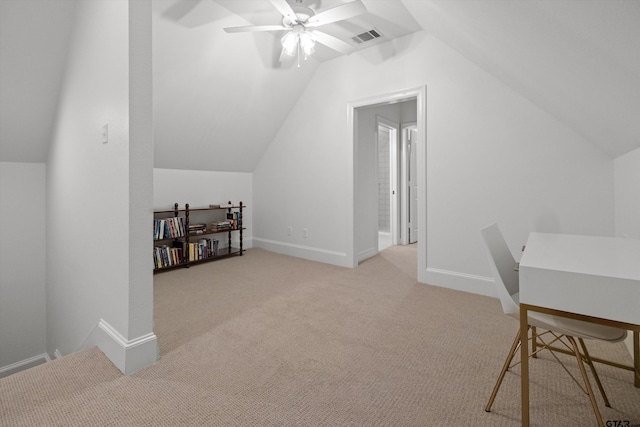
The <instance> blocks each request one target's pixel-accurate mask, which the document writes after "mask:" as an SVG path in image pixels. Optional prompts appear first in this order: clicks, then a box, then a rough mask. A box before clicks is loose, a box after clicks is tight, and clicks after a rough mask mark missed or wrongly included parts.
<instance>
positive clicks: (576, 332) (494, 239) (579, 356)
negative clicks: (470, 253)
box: [481, 224, 627, 426]
mask: <svg viewBox="0 0 640 427" xmlns="http://www.w3.org/2000/svg"><path fill="white" fill-rule="evenodd" d="M481 234H482V237H483V239H484V242H485V245H486V247H487V251H488V254H489V260H490V262H491V268H492V270H493V275H494V278H495V283H496V288H497V291H498V295H499V297H500V302H501V304H502V309H503V311H504V313H505V314H506V315H508V316H511V317H513V318H514V319H516V320H518V321H519V319H520V301H519V295H520V294H519V292H520V284H519V280H518V271H517V263H516V261H515V259H514V258H513V255H512V254H511V251H510V250H509V247H508V246H507V244H506V243H505V241H504V238H503V237H502V233H501V232H500V229H499V228H498V225H497V224H492V225H490V226H488V227H485V228H483V229H482V230H481ZM528 323H529V325H530V329H531V331H532V334H531V335H532V336H531V338H530V339H532V340H534V341H533V342H534V344H533V351H532V355H534V357H535V354H537V353H538V352H539V351H541V350H544V349H547V350H550V351H551V354H552V355H553V357H554V358H555V359H556V360H558V362H560V360H559V359H558V357H557V356H556V355H555V354H554V352H553V351H554V349H553V348H550V346H551V345H552V344H553V343H556V342H557V343H562V344H563V345H564V346H566V347H567V349H568V351H563V352H568V353H570V354H572V355H574V356H575V358H576V361H577V362H578V367H579V369H580V374H581V375H582V379H583V381H584V386H585V388H582V386H581V385H580V383H579V382H578V381H577V380H576V379H575V378H574V377H573V375H571V373H570V372H569V371H568V370H567V368H566V367H565V366H564V365H562V367H563V368H564V369H565V370H566V371H567V372H568V373H569V375H571V377H572V378H573V379H574V381H576V383H577V384H578V385H579V386H580V387H581V388H582V390H583V391H584V392H585V393H586V394H587V395H588V396H589V399H590V401H591V406H592V407H593V412H594V413H595V416H596V419H597V421H598V425H600V426H603V425H604V424H603V422H602V416H601V415H600V411H599V410H598V405H597V403H596V400H595V396H594V394H593V390H592V388H591V384H590V382H589V378H588V377H587V372H586V370H585V367H584V363H587V365H589V367H590V368H591V372H592V373H593V376H594V378H595V380H596V383H597V385H598V388H599V390H600V394H601V395H602V398H603V400H604V402H605V405H606V406H610V405H609V400H608V399H607V395H606V394H605V392H604V389H603V388H602V384H601V382H600V378H598V374H597V373H596V370H595V367H594V366H593V361H592V360H591V357H590V356H589V352H588V351H587V347H586V346H585V344H584V339H598V340H603V341H608V342H611V343H614V342H618V341H622V340H624V339H625V338H626V336H627V331H626V330H623V329H618V328H613V327H609V326H603V325H598V324H595V323H589V322H583V321H579V320H575V319H568V318H564V317H558V316H552V315H548V314H544V313H537V312H530V313H529V319H528ZM536 328H540V329H543V330H545V331H546V332H543V333H538V332H537V329H536ZM547 334H549V335H551V336H552V338H551V342H549V343H548V344H547V343H545V342H544V339H545V338H543V336H546V335H547ZM563 338H566V341H568V342H569V344H567V343H566V342H565V341H564V340H563ZM576 339H577V340H578V342H579V343H580V346H581V347H582V352H583V353H580V350H579V349H578V345H577V343H576ZM536 340H539V341H540V342H542V345H540V344H536ZM521 344H522V343H521V342H520V331H518V333H517V334H516V338H515V340H514V342H513V345H512V346H511V349H510V350H509V354H508V355H507V360H506V361H505V363H504V366H503V368H502V371H501V372H500V375H499V377H498V381H497V382H496V385H495V387H494V388H493V392H492V393H491V397H490V398H489V402H488V403H487V406H486V407H485V411H487V412H490V411H491V406H492V405H493V402H494V400H495V398H496V395H497V394H498V390H499V389H500V385H501V384H502V380H503V379H504V376H505V374H506V372H507V370H509V368H510V365H511V362H512V360H513V358H514V356H515V355H516V354H517V352H518V349H519V348H520V345H521ZM525 345H527V343H525ZM537 347H540V349H538V348H537ZM560 364H562V362H560Z"/></svg>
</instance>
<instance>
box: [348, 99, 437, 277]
mask: <svg viewBox="0 0 640 427" xmlns="http://www.w3.org/2000/svg"><path fill="white" fill-rule="evenodd" d="M407 101H412V102H413V104H412V107H411V109H412V110H413V119H411V120H406V116H405V119H402V120H401V119H399V118H398V119H396V117H395V116H393V115H389V114H388V109H389V108H391V107H392V106H396V107H397V108H400V107H398V104H399V105H404V106H405V108H408V107H406V106H408V105H410V104H409V103H408V102H407ZM425 104H426V87H420V88H416V89H410V90H406V91H402V92H396V93H392V94H386V95H380V96H377V97H372V98H368V99H364V100H361V101H357V102H350V103H349V104H348V110H347V111H348V130H349V139H350V140H351V142H352V144H353V153H352V154H353V158H352V159H351V160H352V162H353V177H352V178H353V181H352V182H353V187H352V188H351V189H350V190H351V194H350V195H351V197H352V200H353V205H351V206H349V207H348V208H349V209H350V212H349V213H348V215H349V217H351V218H352V222H351V227H353V228H352V233H350V234H349V235H348V242H347V245H348V246H347V250H348V253H347V257H348V259H350V260H351V262H350V265H351V266H352V267H356V266H357V265H358V263H359V262H360V261H362V260H364V259H367V258H369V257H371V256H374V255H376V254H377V253H378V248H379V246H378V234H379V222H378V212H379V210H378V208H379V206H378V203H379V199H378V176H377V172H378V171H377V167H376V166H377V163H376V156H377V148H378V147H376V145H375V144H373V143H372V141H374V140H375V137H374V136H373V135H371V134H374V133H375V132H376V130H377V123H376V118H375V114H374V115H372V114H370V110H372V109H378V111H377V112H376V113H379V115H381V116H383V117H386V118H390V119H391V121H394V122H397V123H405V125H406V128H407V129H408V130H407V131H406V132H407V133H406V134H405V135H406V136H407V140H410V139H412V140H413V142H412V143H410V144H409V143H407V146H406V147H404V148H403V147H402V145H400V144H399V147H398V151H397V152H396V155H397V156H398V164H400V165H404V166H405V167H406V169H407V172H406V178H407V179H411V183H412V185H410V186H409V185H404V184H402V185H401V184H398V185H401V188H400V191H399V192H398V191H396V197H395V200H396V203H397V205H396V209H395V212H397V213H398V218H399V221H398V222H399V223H400V224H401V225H399V226H398V230H397V231H398V235H397V236H398V237H397V239H398V243H403V242H407V243H408V242H409V241H410V240H412V241H414V240H416V239H417V256H418V262H417V265H418V274H417V276H418V280H419V281H421V282H424V276H425V270H426V257H427V253H426V244H425V242H426V173H425V170H426V146H425V140H426V138H425V129H426V109H425ZM385 108H386V109H387V110H386V111H385V112H384V113H380V111H379V109H385ZM403 113H406V110H405V111H403V112H401V113H400V114H403ZM404 132H405V131H403V130H402V129H400V131H399V132H398V135H399V137H400V138H402V133H404ZM374 148H375V149H374ZM412 154H413V156H412ZM412 158H413V162H412V160H411V159H412ZM403 162H404V163H403ZM398 170H399V173H397V174H396V177H397V179H398V181H399V182H400V181H401V179H404V178H402V176H403V173H402V172H401V171H400V167H399V169H398ZM412 171H413V172H412ZM391 191H393V190H391ZM402 193H406V194H405V195H403V194H402ZM392 195H393V194H392ZM393 199H394V198H393V197H392V198H391V200H393ZM409 201H410V203H409ZM389 204H390V205H391V206H393V205H392V204H391V203H389ZM390 210H391V211H392V212H393V211H394V210H393V209H392V208H390ZM402 210H405V212H406V215H407V219H406V226H405V224H403V223H402V220H401V219H400V218H403V217H404V215H403V214H402V212H401V211H402ZM409 215H410V217H409ZM393 229H394V228H393V227H392V226H391V227H390V231H393ZM403 232H406V237H405V238H404V240H403V237H402V236H403V234H405V233H403Z"/></svg>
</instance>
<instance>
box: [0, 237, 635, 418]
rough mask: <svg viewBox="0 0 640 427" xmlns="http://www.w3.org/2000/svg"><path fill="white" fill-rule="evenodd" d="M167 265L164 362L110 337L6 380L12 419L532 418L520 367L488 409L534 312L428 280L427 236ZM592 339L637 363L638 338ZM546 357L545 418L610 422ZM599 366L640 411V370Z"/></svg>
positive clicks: (619, 406)
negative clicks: (337, 255)
mask: <svg viewBox="0 0 640 427" xmlns="http://www.w3.org/2000/svg"><path fill="white" fill-rule="evenodd" d="M154 279H155V284H154V287H155V301H154V304H155V328H154V330H155V332H156V334H157V336H158V340H159V344H160V354H161V359H160V360H159V362H158V363H157V364H155V365H154V366H151V367H148V368H146V369H143V370H141V371H139V372H137V373H135V374H134V375H131V376H128V377H127V376H122V375H121V374H120V372H119V371H118V370H117V369H116V368H115V367H114V366H113V365H112V364H111V363H110V362H109V360H108V359H106V357H104V355H102V353H101V352H100V351H99V350H97V349H95V348H94V349H90V350H86V351H82V352H78V353H75V354H72V355H69V356H65V357H63V358H61V359H59V360H55V361H53V362H50V363H47V364H45V365H41V366H38V367H35V368H32V369H29V370H27V371H23V372H20V373H18V374H14V375H11V376H9V377H6V378H3V379H0V410H1V418H0V425H2V426H11V427H13V426H41V425H42V426H45V425H46V426H177V425H205V426H517V425H519V421H520V392H519V385H520V382H519V381H520V377H519V369H518V368H517V367H516V368H514V369H513V370H512V371H510V372H509V373H508V374H507V376H506V378H505V382H504V384H503V387H502V389H501V391H500V393H499V394H498V397H497V400H496V403H495V404H494V408H493V411H492V412H491V413H486V412H484V410H483V408H484V405H485V404H486V401H487V399H488V397H489V394H490V392H491V388H492V387H493V384H494V382H495V380H496V378H497V375H498V372H499V370H500V367H501V365H502V363H503V361H504V357H505V356H506V353H507V351H508V349H509V345H510V344H511V341H512V339H513V336H514V335H515V333H516V330H517V327H518V325H517V324H516V322H515V321H513V320H512V319H510V318H508V317H506V316H504V315H503V314H502V311H501V308H500V303H499V301H498V300H496V299H492V298H488V297H483V296H478V295H473V294H468V293H464V292H457V291H453V290H449V289H444V288H438V287H433V286H429V285H424V284H419V283H417V282H416V250H415V247H412V246H407V247H392V248H389V249H388V250H386V251H384V252H383V253H382V254H380V255H378V256H376V257H374V258H371V259H369V260H367V261H365V262H363V263H362V264H361V265H360V266H359V267H358V268H357V269H345V268H340V267H334V266H329V265H325V264H319V263H314V262H311V261H306V260H302V259H298V258H292V257H287V256H283V255H278V254H274V253H270V252H267V251H263V250H260V249H251V250H249V251H247V252H246V254H245V256H243V257H241V258H232V259H227V260H223V261H219V262H213V263H208V264H203V265H199V266H195V267H192V268H190V269H184V270H175V271H171V272H166V273H162V274H158V275H156V276H155V278H154ZM590 351H591V353H592V354H594V355H598V356H606V357H607V358H609V359H612V360H616V361H619V362H623V363H627V364H630V363H631V357H630V355H629V353H628V351H627V350H626V348H625V347H624V344H616V345H604V344H599V343H593V344H591V345H590ZM562 357H564V356H562ZM567 360H568V359H567ZM569 365H570V366H573V367H575V363H574V364H571V361H570V362H569ZM530 366H531V376H532V382H531V420H532V423H533V425H537V426H589V425H595V420H594V417H593V413H592V412H591V407H590V405H589V402H588V398H587V397H586V396H585V395H583V394H582V392H581V390H580V389H579V388H578V387H577V386H576V385H575V383H573V382H572V381H571V379H570V378H569V377H568V376H567V375H566V373H564V371H563V370H562V369H561V368H560V367H559V365H558V364H557V363H556V362H555V361H554V360H553V359H552V358H551V356H547V355H545V356H542V357H541V358H539V359H537V360H534V361H532V363H531V364H530ZM598 371H599V373H600V376H601V379H602V382H603V384H604V387H605V389H606V391H607V393H608V395H609V400H610V401H611V404H612V406H613V408H606V407H604V405H603V404H601V405H600V410H601V411H602V413H603V417H604V419H605V421H606V420H628V421H629V424H630V425H633V424H635V423H640V389H636V388H634V387H633V384H632V377H631V373H630V372H628V371H623V370H620V369H615V368H611V367H608V366H602V365H598ZM598 398H599V396H598Z"/></svg>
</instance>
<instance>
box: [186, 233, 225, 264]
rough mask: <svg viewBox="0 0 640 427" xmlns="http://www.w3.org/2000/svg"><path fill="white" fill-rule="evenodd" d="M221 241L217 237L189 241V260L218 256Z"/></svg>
mask: <svg viewBox="0 0 640 427" xmlns="http://www.w3.org/2000/svg"><path fill="white" fill-rule="evenodd" d="M218 245H219V241H218V240H216V239H208V238H202V239H199V240H198V241H197V242H193V243H192V242H189V261H198V260H201V259H206V258H211V257H214V256H218Z"/></svg>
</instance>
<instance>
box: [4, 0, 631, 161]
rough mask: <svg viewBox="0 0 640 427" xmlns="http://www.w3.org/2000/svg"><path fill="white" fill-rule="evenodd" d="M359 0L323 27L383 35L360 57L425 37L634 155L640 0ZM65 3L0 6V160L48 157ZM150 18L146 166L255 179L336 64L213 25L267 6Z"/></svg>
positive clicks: (167, 6)
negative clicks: (151, 136) (321, 71)
mask: <svg viewBox="0 0 640 427" xmlns="http://www.w3.org/2000/svg"><path fill="white" fill-rule="evenodd" d="M362 1H363V3H364V4H365V6H366V7H367V10H368V13H367V14H366V15H363V16H361V17H358V18H354V19H351V20H349V21H348V22H342V23H336V24H331V25H327V26H326V27H325V28H323V30H325V31H326V32H327V33H329V34H332V35H334V36H336V37H340V38H344V39H346V40H349V39H350V37H351V36H353V35H356V34H359V33H360V32H363V31H367V30H370V29H373V28H375V29H377V30H378V31H380V33H381V34H382V35H383V37H382V38H381V39H378V40H377V41H375V42H374V43H373V44H371V45H367V44H363V45H359V46H357V45H355V43H354V47H355V48H356V50H357V49H375V48H376V47H375V45H376V43H384V42H385V41H388V40H389V39H393V38H396V37H401V36H403V35H406V34H410V33H412V32H415V31H427V32H429V33H431V34H432V35H434V36H435V37H437V38H439V39H441V40H442V41H443V42H445V43H446V44H448V45H449V46H451V47H452V48H454V49H456V50H457V51H458V52H460V53H461V54H462V55H464V56H465V57H466V58H468V59H469V60H470V61H472V62H474V63H476V64H477V65H478V66H480V67H481V68H483V69H484V70H486V71H487V72H489V73H490V74H492V75H493V76H495V77H496V78H498V79H500V80H501V81H502V82H503V83H505V84H506V85H507V86H509V87H511V88H512V89H513V90H514V91H516V92H518V93H520V94H521V95H522V96H524V97H526V98H527V99H529V100H530V101H531V102H532V103H534V104H536V105H537V106H538V107H540V108H542V109H544V110H545V111H547V112H549V113H550V114H552V115H553V116H555V117H556V118H557V120H559V121H561V122H563V123H564V124H565V125H567V126H568V127H570V128H572V129H573V130H574V131H576V132H577V133H579V134H581V135H582V136H583V137H584V138H585V139H586V140H587V141H590V142H591V143H593V144H595V145H597V146H599V147H600V148H601V149H602V150H603V151H604V152H606V153H607V154H608V155H609V156H611V157H612V158H615V157H618V156H620V155H622V154H625V153H627V152H628V151H630V150H632V149H634V148H637V147H640V120H639V118H640V29H639V28H640V25H637V23H638V22H640V2H639V1H636V0H594V1H583V0H564V1H553V0H512V1H504V0H478V1H451V0H362ZM304 2H305V4H307V5H309V6H311V7H313V8H314V9H317V10H319V11H322V10H325V9H327V8H330V7H333V6H336V5H338V4H341V3H344V2H346V1H341V0H304ZM74 3H75V0H0V8H1V9H0V160H2V161H25V162H44V161H46V153H47V147H48V143H49V140H50V136H51V133H52V132H53V124H54V122H55V114H56V106H57V102H58V94H59V93H60V88H61V85H62V82H63V76H64V68H65V59H66V50H67V48H68V45H69V42H70V40H71V32H70V28H71V27H72V25H71V23H72V19H73V5H74ZM153 15H154V16H153V18H154V21H153V22H154V30H153V31H154V34H153V42H154V48H153V49H154V51H153V57H154V121H155V165H156V167H162V168H178V169H204V170H220V171H225V170H229V171H252V170H253V168H254V167H255V165H256V164H257V162H258V161H259V159H260V157H261V156H262V153H263V152H264V150H265V149H266V147H267V146H268V145H269V143H270V142H271V140H272V139H273V137H274V136H275V135H276V133H277V132H278V129H279V128H280V126H281V124H282V122H283V121H284V120H285V118H286V117H287V115H288V114H289V112H290V111H291V109H292V108H294V106H295V103H296V101H297V99H298V97H299V94H300V93H301V91H303V90H304V88H305V85H306V84H307V82H308V81H309V80H310V79H311V78H313V76H314V72H315V70H316V69H317V68H318V67H319V66H321V64H322V62H324V61H331V60H333V59H334V58H336V57H338V56H339V54H337V53H335V52H333V51H331V50H330V49H328V48H322V47H320V48H318V50H317V52H316V53H314V55H313V56H312V57H311V58H310V59H309V60H308V61H303V63H302V64H301V66H300V67H299V68H298V67H296V64H295V61H289V62H288V63H284V64H283V63H280V61H279V56H280V48H279V37H280V36H281V34H271V33H234V34H227V33H225V32H224V31H223V30H222V28H224V27H232V26H241V25H252V24H258V25H264V24H273V23H279V20H280V15H279V14H278V13H277V11H276V10H275V9H274V8H273V6H272V5H271V4H270V3H269V2H268V1H267V0H243V1H238V0H153ZM369 46H371V47H369ZM357 54H358V53H357V52H356V53H354V54H353V55H357Z"/></svg>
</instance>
